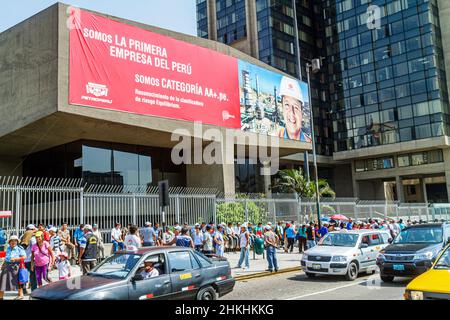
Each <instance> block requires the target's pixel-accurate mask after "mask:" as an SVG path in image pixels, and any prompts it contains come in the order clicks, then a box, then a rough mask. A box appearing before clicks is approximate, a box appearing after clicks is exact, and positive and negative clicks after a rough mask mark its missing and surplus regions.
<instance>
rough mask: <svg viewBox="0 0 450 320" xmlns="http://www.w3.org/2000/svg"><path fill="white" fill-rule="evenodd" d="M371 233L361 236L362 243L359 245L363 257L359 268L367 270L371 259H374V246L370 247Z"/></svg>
mask: <svg viewBox="0 0 450 320" xmlns="http://www.w3.org/2000/svg"><path fill="white" fill-rule="evenodd" d="M369 239H370V238H369V235H368V234H364V235H363V236H361V243H360V245H359V250H360V254H361V259H360V260H359V269H360V270H366V269H367V268H368V267H369V266H370V261H371V259H372V253H371V250H372V249H373V248H371V247H370V240H369Z"/></svg>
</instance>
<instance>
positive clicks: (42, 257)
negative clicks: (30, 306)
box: [31, 231, 55, 288]
mask: <svg viewBox="0 0 450 320" xmlns="http://www.w3.org/2000/svg"><path fill="white" fill-rule="evenodd" d="M35 237H36V244H34V245H33V247H32V248H31V254H32V255H31V270H32V271H34V272H35V273H36V281H37V285H38V287H39V288H40V287H42V281H43V280H46V281H47V282H50V280H49V278H48V271H49V270H51V269H52V267H53V265H54V263H55V258H54V255H53V250H52V248H51V247H50V244H49V243H48V242H47V241H45V239H44V233H43V232H42V231H38V232H36V234H35Z"/></svg>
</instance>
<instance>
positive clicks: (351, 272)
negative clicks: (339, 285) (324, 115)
mask: <svg viewBox="0 0 450 320" xmlns="http://www.w3.org/2000/svg"><path fill="white" fill-rule="evenodd" d="M357 277H358V265H357V264H356V263H355V262H350V264H349V265H348V270H347V274H346V275H345V279H347V280H348V281H353V280H355V279H356V278H357Z"/></svg>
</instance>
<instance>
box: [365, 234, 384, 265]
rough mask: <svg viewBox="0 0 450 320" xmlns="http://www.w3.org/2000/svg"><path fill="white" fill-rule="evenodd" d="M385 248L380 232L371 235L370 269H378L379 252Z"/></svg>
mask: <svg viewBox="0 0 450 320" xmlns="http://www.w3.org/2000/svg"><path fill="white" fill-rule="evenodd" d="M382 248H383V238H382V237H381V233H380V232H374V233H371V234H370V235H369V249H370V252H369V256H370V260H369V262H368V267H369V268H371V269H375V268H376V262H377V255H378V252H380V250H381V249H382Z"/></svg>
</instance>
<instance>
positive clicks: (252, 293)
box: [5, 250, 410, 300]
mask: <svg viewBox="0 0 450 320" xmlns="http://www.w3.org/2000/svg"><path fill="white" fill-rule="evenodd" d="M225 257H226V258H227V259H228V261H229V262H230V266H231V267H232V275H233V277H235V278H237V279H238V281H237V282H236V286H235V288H234V291H233V292H232V293H230V294H228V295H226V296H225V297H223V298H222V299H224V300H242V299H249V300H277V299H278V300H400V299H402V295H403V292H404V289H405V287H406V285H407V284H408V282H409V281H410V279H408V278H398V279H396V280H395V282H394V283H392V284H385V283H382V282H381V280H380V278H379V274H378V273H377V274H374V275H367V274H361V275H360V277H359V278H358V279H357V280H355V281H352V282H349V281H346V280H345V279H344V278H343V277H333V276H317V277H315V278H312V279H310V278H308V277H306V275H305V274H304V273H303V272H302V271H300V270H297V271H290V272H285V273H272V274H270V273H268V272H265V270H266V269H267V260H266V258H265V256H264V257H263V256H262V255H256V256H255V259H254V256H253V252H250V268H249V269H245V270H244V269H242V268H235V267H236V266H237V263H238V261H239V252H231V253H226V254H225ZM277 258H278V263H279V268H280V272H282V271H283V270H292V269H293V268H298V267H299V265H300V259H301V254H299V253H298V251H297V252H296V251H294V253H284V252H283V251H282V250H278V253H277ZM72 272H73V274H74V276H77V275H79V274H80V273H81V272H80V268H79V267H78V266H73V267H72ZM253 276H258V278H251V277H253ZM50 278H51V279H53V280H55V281H56V280H57V273H56V271H53V272H51V273H50ZM15 296H16V293H14V292H10V293H7V294H6V296H5V298H6V299H7V300H10V299H14V298H15ZM26 299H28V297H26Z"/></svg>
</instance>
